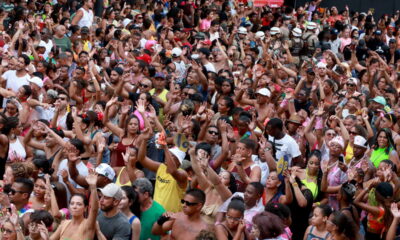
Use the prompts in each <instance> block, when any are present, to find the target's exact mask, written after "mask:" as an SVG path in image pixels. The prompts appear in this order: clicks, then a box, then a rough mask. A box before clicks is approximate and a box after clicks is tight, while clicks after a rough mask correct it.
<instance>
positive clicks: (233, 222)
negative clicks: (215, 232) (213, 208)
mask: <svg viewBox="0 0 400 240" xmlns="http://www.w3.org/2000/svg"><path fill="white" fill-rule="evenodd" d="M225 217H226V225H227V227H228V228H229V229H232V230H236V229H237V227H238V225H239V223H240V221H241V220H242V219H243V213H241V212H240V211H238V210H236V209H232V208H230V209H228V211H227V212H226V216H225Z"/></svg>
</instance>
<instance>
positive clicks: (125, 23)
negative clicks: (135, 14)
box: [122, 18, 132, 28]
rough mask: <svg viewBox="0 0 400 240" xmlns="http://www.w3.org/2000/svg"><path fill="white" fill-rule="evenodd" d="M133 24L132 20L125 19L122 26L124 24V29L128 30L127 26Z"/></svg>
mask: <svg viewBox="0 0 400 240" xmlns="http://www.w3.org/2000/svg"><path fill="white" fill-rule="evenodd" d="M131 22H132V19H129V18H125V19H124V20H123V21H122V24H123V25H124V27H125V28H126V26H128V24H129V23H131Z"/></svg>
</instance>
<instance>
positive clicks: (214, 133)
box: [208, 130, 218, 135]
mask: <svg viewBox="0 0 400 240" xmlns="http://www.w3.org/2000/svg"><path fill="white" fill-rule="evenodd" d="M208 133H209V134H211V135H218V132H216V131H212V130H208Z"/></svg>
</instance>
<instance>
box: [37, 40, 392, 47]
mask: <svg viewBox="0 0 400 240" xmlns="http://www.w3.org/2000/svg"><path fill="white" fill-rule="evenodd" d="M389 43H396V39H394V38H391V39H390V40H389ZM39 45H40V44H39Z"/></svg>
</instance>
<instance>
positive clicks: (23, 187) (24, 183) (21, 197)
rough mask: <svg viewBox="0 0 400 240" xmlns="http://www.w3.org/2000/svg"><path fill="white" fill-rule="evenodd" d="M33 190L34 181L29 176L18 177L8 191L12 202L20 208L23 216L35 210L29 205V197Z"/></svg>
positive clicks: (20, 214) (19, 213)
mask: <svg viewBox="0 0 400 240" xmlns="http://www.w3.org/2000/svg"><path fill="white" fill-rule="evenodd" d="M32 191H33V182H32V181H31V180H30V179H28V178H17V179H16V180H15V181H14V183H13V184H12V185H11V189H10V191H9V192H8V197H9V199H10V203H12V204H14V205H15V207H16V209H17V210H18V215H19V216H20V217H22V216H23V215H24V214H25V213H28V212H33V209H31V206H30V205H29V197H30V196H31V193H32Z"/></svg>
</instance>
